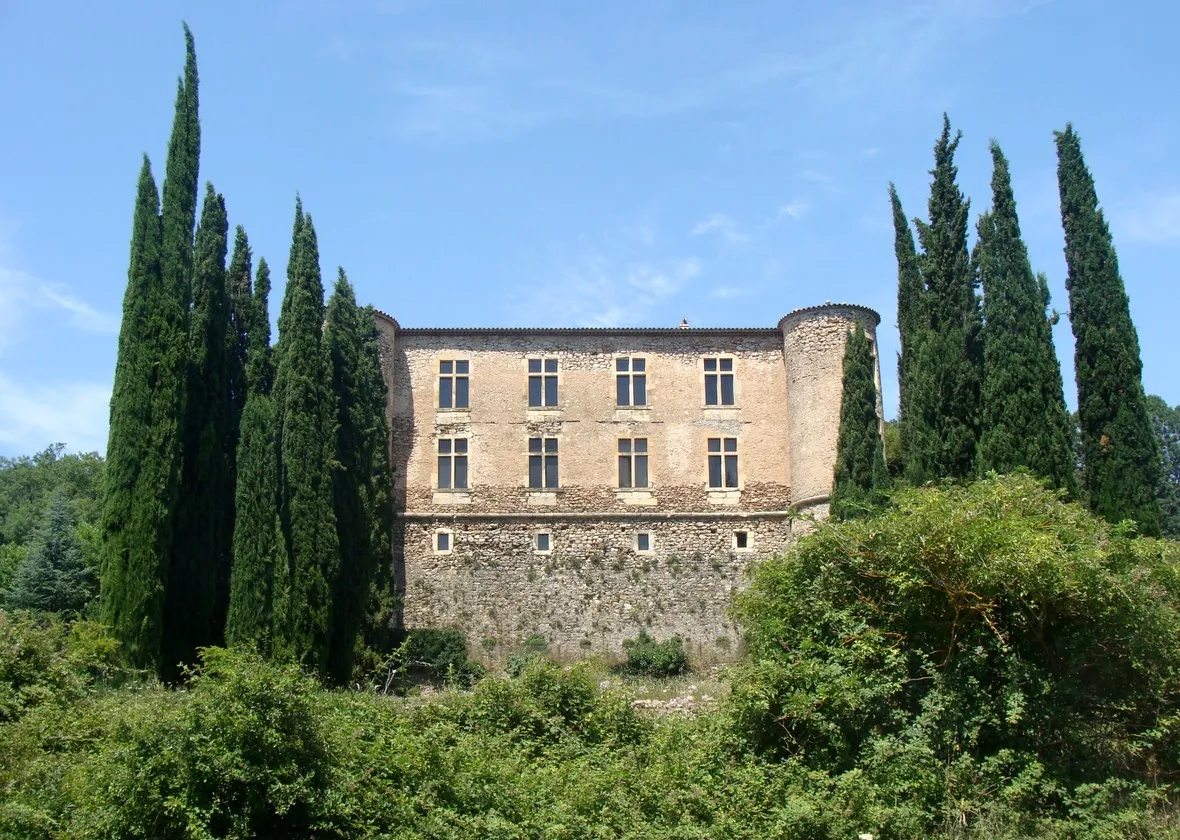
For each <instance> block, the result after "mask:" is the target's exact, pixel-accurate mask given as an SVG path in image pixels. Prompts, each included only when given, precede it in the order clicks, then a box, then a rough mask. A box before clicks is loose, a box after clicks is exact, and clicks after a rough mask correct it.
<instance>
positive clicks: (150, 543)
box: [101, 155, 184, 668]
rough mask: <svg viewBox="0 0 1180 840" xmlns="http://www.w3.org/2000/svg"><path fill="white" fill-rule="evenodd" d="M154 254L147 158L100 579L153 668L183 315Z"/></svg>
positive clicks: (172, 485) (119, 370) (113, 418)
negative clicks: (169, 292) (176, 375)
mask: <svg viewBox="0 0 1180 840" xmlns="http://www.w3.org/2000/svg"><path fill="white" fill-rule="evenodd" d="M160 250H161V227H160V217H159V196H158V195H157V193H156V183H155V180H154V179H153V178H152V170H151V164H150V163H149V161H148V159H147V156H146V155H145V156H144V159H143V167H142V168H141V169H140V173H139V188H138V191H137V195H136V203H135V215H134V219H133V222H132V234H131V261H130V266H129V268H128V270H127V291H126V293H125V294H124V297H123V322H122V325H121V326H120V328H119V352H118V358H117V361H116V363H115V381H114V388H113V390H112V393H111V414H110V433H109V437H108V440H107V451H106V477H105V487H104V494H103V515H102V529H103V542H104V546H105V556H104V560H103V566H102V575H101V577H102V614H103V620H104V621H105V622H106V624H107V625H108V626H110V628H111V632H112V633H113V635H114V636H115V638H117V639H118V640H119V642H120V643H121V646H122V650H123V651H124V652H125V654H126V656H127V658H128V661H129V662H130V663H131V664H132V665H133V666H135V667H139V668H147V667H154V666H155V664H156V662H157V660H158V658H159V653H160V633H161V629H160V628H161V621H162V617H163V609H164V587H165V585H166V584H167V580H168V560H169V553H170V550H171V546H172V515H173V502H174V499H175V494H176V487H177V477H178V471H179V456H180V448H179V447H180V441H179V429H178V419H179V414H178V412H177V411H176V397H177V393H178V389H177V387H176V383H175V381H174V378H175V374H176V370H175V363H174V354H175V352H176V332H177V330H178V329H180V328H181V326H182V325H183V323H184V320H183V319H184V310H183V309H182V308H181V305H180V301H178V300H177V299H176V298H175V297H174V296H172V295H170V294H168V293H167V291H166V290H165V287H164V284H163V279H162V275H161V265H160Z"/></svg>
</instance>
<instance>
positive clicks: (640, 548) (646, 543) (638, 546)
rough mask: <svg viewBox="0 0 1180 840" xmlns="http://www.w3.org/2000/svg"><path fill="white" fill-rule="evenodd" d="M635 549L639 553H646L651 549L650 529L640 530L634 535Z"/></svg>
mask: <svg viewBox="0 0 1180 840" xmlns="http://www.w3.org/2000/svg"><path fill="white" fill-rule="evenodd" d="M635 550H636V551H637V552H639V553H640V554H646V553H648V552H650V551H651V532H650V531H640V532H639V533H637V534H636V535H635Z"/></svg>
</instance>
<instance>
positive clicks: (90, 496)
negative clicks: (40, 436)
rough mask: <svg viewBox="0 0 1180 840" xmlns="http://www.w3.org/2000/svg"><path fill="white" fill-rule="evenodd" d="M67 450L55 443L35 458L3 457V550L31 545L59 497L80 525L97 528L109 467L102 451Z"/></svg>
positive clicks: (0, 468) (0, 469)
mask: <svg viewBox="0 0 1180 840" xmlns="http://www.w3.org/2000/svg"><path fill="white" fill-rule="evenodd" d="M65 448H66V445H65V444H64V443H55V444H53V445H52V446H48V447H46V448H45V449H44V450H42V451H41V452H38V453H37V454H36V455H33V456H27V455H24V456H21V457H19V458H5V457H0V545H4V544H24V543H26V542H28V541H29V539H30V538H31V537H32V536H33V533H34V531H36V530H37V528H38V527H39V525H40V524H41V519H42V517H44V515H45V510H46V508H48V507H49V504H50V503H51V502H52V501H53V498H54V496H55V495H56V494H57V493H61V494H62V495H63V496H65V498H66V501H67V503H68V505H69V508H70V512H71V513H72V514H73V516H74V517H75V518H76V519H77V521H78V522H79V523H87V524H97V523H98V521H99V519H100V518H101V517H102V480H103V473H104V467H105V465H106V462H105V461H103V458H102V456H101V455H99V454H98V453H97V452H82V453H78V454H65Z"/></svg>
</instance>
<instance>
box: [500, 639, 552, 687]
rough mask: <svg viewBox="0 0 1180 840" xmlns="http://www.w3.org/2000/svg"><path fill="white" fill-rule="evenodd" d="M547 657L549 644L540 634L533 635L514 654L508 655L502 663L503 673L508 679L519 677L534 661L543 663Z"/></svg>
mask: <svg viewBox="0 0 1180 840" xmlns="http://www.w3.org/2000/svg"><path fill="white" fill-rule="evenodd" d="M548 656H549V642H548V641H546V639H545V637H544V636H542V635H541V634H540V633H533V634H532V635H531V636H529V637H528V638H527V639H525V640H524V643H523V644H522V645H521V649H520V650H518V651H517V652H516V653H512V654H509V656H508V660H507V661H506V662H505V663H504V672H505V673H507V674H508V676H510V677H519V676H520V675H521V674H523V673H524V672H525V670H526V669H527V668H528V667H529V665H530V664H531V663H532V662H533V661H535V660H541V661H544V660H545V659H547V658H548Z"/></svg>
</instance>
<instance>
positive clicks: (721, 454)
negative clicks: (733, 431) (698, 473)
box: [705, 435, 742, 490]
mask: <svg viewBox="0 0 1180 840" xmlns="http://www.w3.org/2000/svg"><path fill="white" fill-rule="evenodd" d="M714 442H716V448H714ZM731 444H732V445H731ZM738 454H739V447H738V439H737V436H736V435H718V436H712V435H711V436H709V437H708V438H706V439H705V455H706V460H705V464H706V470H707V477H706V482H707V486H708V488H709V489H710V490H740V489H741V486H742V474H741V461H740V460H739V458H738ZM714 464H716V465H717V475H718V483H716V484H714V483H713V475H714V469H713V468H714ZM731 466H732V469H733V472H732V478H733V480H732V483H731V481H730V475H731V473H730V467H731Z"/></svg>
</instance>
